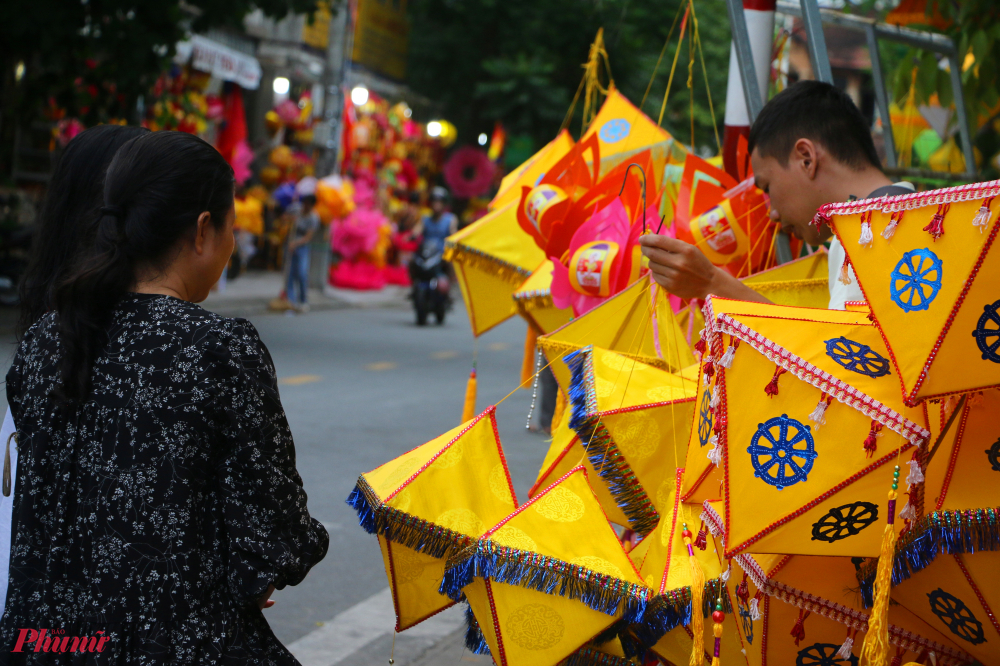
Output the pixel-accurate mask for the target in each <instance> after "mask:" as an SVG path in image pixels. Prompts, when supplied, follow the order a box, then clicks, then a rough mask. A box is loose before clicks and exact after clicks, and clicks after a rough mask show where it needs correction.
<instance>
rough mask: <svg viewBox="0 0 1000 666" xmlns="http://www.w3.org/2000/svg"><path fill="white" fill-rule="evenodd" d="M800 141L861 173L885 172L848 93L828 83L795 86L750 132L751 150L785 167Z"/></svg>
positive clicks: (763, 113) (768, 108) (779, 96)
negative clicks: (870, 170)
mask: <svg viewBox="0 0 1000 666" xmlns="http://www.w3.org/2000/svg"><path fill="white" fill-rule="evenodd" d="M799 139H809V140H811V141H813V142H815V143H818V144H820V145H822V146H823V147H824V148H825V149H826V150H827V151H828V152H829V153H830V155H832V156H833V158H834V159H835V160H837V161H838V162H841V163H843V164H844V165H846V166H848V167H850V168H852V169H856V170H861V169H864V168H865V167H866V166H869V165H871V166H873V167H875V168H876V169H881V168H882V164H881V161H880V160H879V157H878V153H877V152H876V151H875V143H874V142H873V141H872V135H871V131H870V130H869V129H868V123H867V122H865V118H864V116H862V115H861V111H859V110H858V107H856V106H855V105H854V102H853V101H852V100H851V98H850V97H848V96H847V93H845V92H843V91H842V90H839V89H837V88H836V87H834V86H832V85H830V84H829V83H823V82H822V81H799V82H798V83H794V84H792V85H790V86H788V87H787V88H785V89H784V90H782V91H781V92H780V93H778V94H777V95H775V96H774V98H773V99H772V100H771V101H770V102H768V103H767V104H765V105H764V108H763V109H761V112H760V114H759V115H758V116H757V120H755V121H754V124H753V127H751V128H750V139H749V142H748V143H749V150H750V152H753V149H754V148H756V149H757V150H758V151H759V152H760V154H761V156H762V157H773V158H775V159H776V160H778V162H780V163H781V165H782V166H785V165H787V164H788V157H789V156H790V155H791V153H792V149H793V148H794V147H795V142H796V141H798V140H799Z"/></svg>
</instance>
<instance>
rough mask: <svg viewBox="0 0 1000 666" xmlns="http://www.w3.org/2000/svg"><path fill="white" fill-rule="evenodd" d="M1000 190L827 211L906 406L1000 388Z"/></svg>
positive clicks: (959, 190)
mask: <svg viewBox="0 0 1000 666" xmlns="http://www.w3.org/2000/svg"><path fill="white" fill-rule="evenodd" d="M997 194H1000V182H992V183H979V184H975V185H968V186H962V187H955V188H948V189H944V190H934V191H928V192H920V193H919V194H913V195H906V196H903V197H892V198H888V199H885V200H878V199H876V200H862V201H859V202H848V203H845V204H836V205H830V206H824V207H823V208H822V209H821V210H820V213H819V215H820V217H821V219H829V220H830V222H831V224H832V226H833V228H834V231H835V232H836V234H837V237H838V238H839V239H840V241H841V242H842V243H843V245H844V249H845V250H846V252H847V257H848V260H849V261H850V263H851V266H853V267H854V272H855V274H856V275H857V279H858V282H859V285H860V287H861V289H862V291H863V292H864V294H865V300H866V301H868V304H869V305H870V306H871V310H872V315H873V317H874V318H875V324H876V326H877V327H878V328H879V330H880V331H881V332H882V335H883V336H884V338H885V341H886V343H887V344H888V347H889V350H890V351H891V354H890V357H891V359H892V362H893V366H894V370H896V371H897V372H898V373H899V378H900V380H901V381H902V386H903V394H904V399H905V401H906V402H907V404H916V403H918V402H920V401H921V400H924V399H926V398H932V397H937V396H943V395H947V394H950V393H957V392H965V391H973V390H978V389H982V388H984V387H990V386H997V385H1000V323H998V322H1000V313H998V308H1000V301H998V300H997V299H998V296H997V292H996V284H997V283H998V282H1000V251H998V250H997V246H996V244H995V243H993V240H994V238H995V237H996V234H997V233H998V231H1000V219H998V217H997V213H996V211H997V210H1000V202H997V203H993V201H992V198H993V197H994V196H996V195H997ZM986 203H990V204H991V207H986V206H984V204H986ZM983 208H986V210H981V209H983ZM900 216H902V217H901V219H900ZM862 218H864V219H862ZM863 225H867V227H866V228H869V229H870V230H871V232H872V235H873V236H874V240H873V242H871V243H869V244H867V245H860V244H859V243H858V240H859V238H860V237H861V233H862V227H863ZM886 236H888V239H887V238H886Z"/></svg>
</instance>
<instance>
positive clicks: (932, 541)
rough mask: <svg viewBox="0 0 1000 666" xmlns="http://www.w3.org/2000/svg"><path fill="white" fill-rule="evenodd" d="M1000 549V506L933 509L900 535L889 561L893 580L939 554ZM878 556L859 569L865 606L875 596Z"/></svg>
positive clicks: (896, 583) (902, 578)
mask: <svg viewBox="0 0 1000 666" xmlns="http://www.w3.org/2000/svg"><path fill="white" fill-rule="evenodd" d="M997 550H1000V508H998V509H969V510H967V511H935V512H934V513H931V514H929V515H927V516H925V517H924V518H922V519H921V520H920V521H919V522H917V523H916V524H914V525H913V526H912V527H911V528H910V530H909V531H908V532H906V533H905V534H903V535H901V536H900V539H899V542H897V544H896V554H895V556H894V557H893V561H892V584H893V585H899V584H900V583H901V582H903V581H904V580H906V579H907V578H909V577H910V576H912V575H913V574H915V573H917V572H918V571H920V570H921V569H924V568H926V567H928V566H929V565H930V564H931V563H932V562H933V561H934V560H935V559H937V556H938V555H940V554H947V555H956V554H964V553H976V552H979V551H997ZM877 565H878V559H877V558H872V559H869V560H868V561H867V562H865V564H864V565H862V566H861V567H860V568H859V569H858V582H859V583H860V584H861V600H862V603H863V604H864V606H865V607H866V608H869V607H871V605H872V603H873V598H874V585H875V572H876V568H877Z"/></svg>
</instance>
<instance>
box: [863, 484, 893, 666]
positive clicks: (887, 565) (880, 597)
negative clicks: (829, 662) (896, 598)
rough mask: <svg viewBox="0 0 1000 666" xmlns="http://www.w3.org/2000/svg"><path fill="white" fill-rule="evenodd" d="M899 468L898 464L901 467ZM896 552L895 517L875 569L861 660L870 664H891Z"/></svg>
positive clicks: (881, 665)
mask: <svg viewBox="0 0 1000 666" xmlns="http://www.w3.org/2000/svg"><path fill="white" fill-rule="evenodd" d="M897 469H898V468H897ZM889 503H890V505H891V509H892V510H891V511H890V517H892V516H891V514H893V513H894V512H895V506H896V491H895V490H890V491H889ZM895 554H896V529H895V527H894V526H893V521H890V522H889V524H888V525H886V526H885V532H884V533H883V535H882V548H881V549H880V550H879V556H878V568H877V569H876V573H875V602H874V603H873V604H872V610H871V614H869V616H868V633H867V634H866V635H865V643H864V645H863V646H862V647H861V661H862V662H866V663H867V664H869V666H888V664H889V592H890V590H891V588H892V561H893V558H894V557H895Z"/></svg>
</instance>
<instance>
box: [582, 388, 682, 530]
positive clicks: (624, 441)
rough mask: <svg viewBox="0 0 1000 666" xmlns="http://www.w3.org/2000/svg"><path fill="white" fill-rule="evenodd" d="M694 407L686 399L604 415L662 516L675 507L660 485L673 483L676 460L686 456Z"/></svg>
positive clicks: (605, 422) (633, 471) (629, 462)
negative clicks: (665, 502) (663, 499)
mask: <svg viewBox="0 0 1000 666" xmlns="http://www.w3.org/2000/svg"><path fill="white" fill-rule="evenodd" d="M693 411H694V402H692V401H687V402H679V403H678V402H674V403H671V404H669V405H663V406H660V407H655V408H650V409H641V410H634V411H630V412H623V413H619V414H613V415H606V416H602V417H601V422H602V423H604V425H605V427H606V428H607V429H608V432H609V433H610V434H611V438H612V439H613V440H614V442H615V444H616V445H617V446H618V450H619V451H621V453H622V455H623V456H624V457H625V460H626V461H627V462H628V464H629V467H630V468H631V469H632V473H633V474H635V477H636V480H638V482H639V483H640V484H641V485H642V487H643V489H644V490H645V491H646V494H647V495H648V496H649V498H650V500H652V502H653V505H654V506H655V507H656V510H657V512H658V513H659V514H660V519H661V520H662V518H663V516H664V515H665V513H668V512H669V511H671V510H673V505H672V503H669V502H668V503H667V504H664V503H663V501H662V499H660V497H661V496H662V492H661V489H662V488H663V486H664V485H667V486H668V487H669V486H670V485H671V484H672V483H673V481H674V474H675V469H676V465H677V462H678V461H683V460H684V453H685V449H686V444H687V441H686V436H687V433H688V431H689V429H690V423H691V419H692V415H693Z"/></svg>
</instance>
